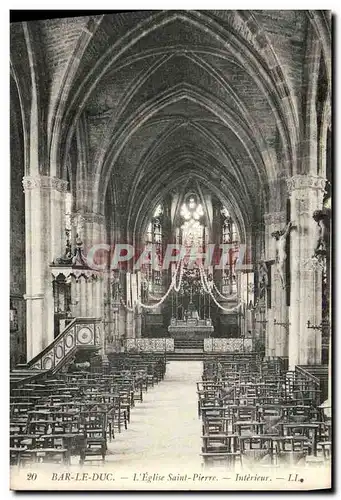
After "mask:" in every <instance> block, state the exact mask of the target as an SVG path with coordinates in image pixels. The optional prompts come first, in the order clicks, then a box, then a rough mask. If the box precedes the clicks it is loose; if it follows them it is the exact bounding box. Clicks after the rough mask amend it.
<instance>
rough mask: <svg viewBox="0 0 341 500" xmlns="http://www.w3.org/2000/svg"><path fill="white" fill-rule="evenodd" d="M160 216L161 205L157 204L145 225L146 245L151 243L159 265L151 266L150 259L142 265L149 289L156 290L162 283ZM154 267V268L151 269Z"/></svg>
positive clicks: (161, 212)
mask: <svg viewBox="0 0 341 500" xmlns="http://www.w3.org/2000/svg"><path fill="white" fill-rule="evenodd" d="M162 218H163V207H162V205H158V206H157V207H156V209H155V210H154V213H153V217H152V219H151V221H150V222H149V224H148V226H147V231H146V235H145V243H146V245H150V244H152V245H153V247H154V250H155V253H156V257H157V262H158V263H159V265H156V266H153V265H152V261H150V263H149V264H147V265H145V266H144V269H143V272H144V275H145V277H146V279H147V282H148V283H149V290H150V291H153V290H154V291H157V289H158V287H160V286H161V285H162V274H161V263H162ZM153 267H154V269H153Z"/></svg>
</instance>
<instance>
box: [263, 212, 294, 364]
mask: <svg viewBox="0 0 341 500" xmlns="http://www.w3.org/2000/svg"><path fill="white" fill-rule="evenodd" d="M264 222H265V260H266V261H275V259H276V240H275V239H274V238H273V237H272V236H271V234H272V233H273V232H274V231H280V230H282V229H284V227H285V226H286V223H287V221H286V212H284V211H281V212H272V213H267V214H264ZM270 293H271V308H270V309H268V310H267V323H266V335H265V355H266V356H288V326H287V323H288V313H287V305H286V291H285V289H283V288H282V285H281V280H280V276H279V274H278V271H277V267H276V263H274V264H272V265H271V291H270ZM275 320H276V323H280V324H275Z"/></svg>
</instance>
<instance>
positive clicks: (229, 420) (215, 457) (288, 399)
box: [197, 358, 331, 466]
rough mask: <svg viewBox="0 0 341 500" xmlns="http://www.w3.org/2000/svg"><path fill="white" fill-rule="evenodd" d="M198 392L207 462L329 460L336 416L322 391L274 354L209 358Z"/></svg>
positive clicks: (204, 453)
mask: <svg viewBox="0 0 341 500" xmlns="http://www.w3.org/2000/svg"><path fill="white" fill-rule="evenodd" d="M197 394H198V415H199V417H200V418H201V419H202V443H203V444H202V450H201V451H202V457H203V459H204V464H211V463H212V462H213V463H215V462H221V461H222V462H224V464H225V465H226V464H228V465H229V466H235V465H236V464H239V466H242V465H243V464H245V463H250V462H258V463H264V464H272V465H280V464H281V463H298V462H299V461H303V462H304V463H306V462H311V461H313V460H315V462H317V463H318V462H325V461H328V460H330V454H331V422H330V420H329V419H327V418H326V417H325V415H324V413H323V410H322V409H321V408H319V406H318V403H319V394H318V391H316V388H312V387H311V386H310V385H309V381H305V382H304V384H303V383H302V380H298V381H296V380H295V377H294V376H293V374H292V372H288V371H286V370H283V367H282V364H281V363H280V362H276V360H275V359H272V360H271V361H268V362H264V361H262V362H260V363H258V364H257V363H246V362H245V361H244V360H243V359H242V358H240V359H239V360H237V361H236V360H233V361H231V359H228V358H220V359H216V360H215V361H213V360H212V359H210V360H209V361H207V362H206V361H204V369H203V376H202V380H201V381H198V382H197Z"/></svg>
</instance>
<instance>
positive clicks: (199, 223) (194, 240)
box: [179, 193, 205, 250]
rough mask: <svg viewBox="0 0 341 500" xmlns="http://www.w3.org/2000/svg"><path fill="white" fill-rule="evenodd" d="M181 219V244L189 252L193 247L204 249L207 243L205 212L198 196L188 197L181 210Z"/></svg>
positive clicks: (190, 195)
mask: <svg viewBox="0 0 341 500" xmlns="http://www.w3.org/2000/svg"><path fill="white" fill-rule="evenodd" d="M180 217H181V221H182V225H181V226H180V228H179V229H180V232H179V233H180V235H181V236H180V238H181V243H182V244H183V245H184V246H185V247H186V249H187V250H190V248H191V247H196V248H202V247H203V246H204V242H205V226H204V224H203V217H204V210H203V207H202V204H201V203H200V202H199V200H198V197H197V196H196V194H192V193H191V194H189V195H187V196H186V198H185V201H184V203H183V204H182V206H181V209H180Z"/></svg>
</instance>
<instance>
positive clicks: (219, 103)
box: [37, 11, 328, 227]
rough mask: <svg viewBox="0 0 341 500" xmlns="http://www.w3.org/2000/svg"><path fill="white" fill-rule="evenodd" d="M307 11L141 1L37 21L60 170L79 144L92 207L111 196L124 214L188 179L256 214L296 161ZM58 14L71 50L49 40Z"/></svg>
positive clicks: (54, 157) (51, 140)
mask: <svg viewBox="0 0 341 500" xmlns="http://www.w3.org/2000/svg"><path fill="white" fill-rule="evenodd" d="M311 17H312V16H311V14H308V13H307V12H305V11H295V12H290V11H289V12H288V11H274V12H273V14H269V12H267V11H253V12H248V11H227V12H225V11H200V12H199V11H160V12H147V11H144V12H133V13H122V14H117V15H116V14H115V15H105V16H96V17H94V18H91V17H88V18H81V19H78V20H74V21H72V20H69V21H66V20H64V21H63V20H59V24H58V20H54V21H53V22H51V23H50V24H49V22H48V21H44V22H40V23H37V24H38V26H39V30H40V33H39V39H40V43H41V44H46V46H47V47H48V50H46V51H45V54H47V55H48V54H50V58H48V57H47V59H46V73H47V75H45V76H46V82H49V88H48V89H47V93H48V95H49V113H48V132H47V139H46V140H47V146H48V147H47V150H48V154H49V157H50V161H51V164H53V165H59V168H60V169H61V171H62V170H63V168H64V166H65V165H66V164H67V163H68V161H69V156H70V154H71V152H72V148H74V147H77V148H79V150H81V151H78V158H81V159H82V161H81V162H80V161H79V159H78V161H76V162H75V164H74V167H73V171H72V172H70V174H71V175H70V178H71V179H72V182H73V185H74V189H75V190H76V184H75V181H77V180H79V179H81V178H82V179H84V178H87V179H88V180H91V182H93V204H92V210H93V211H94V212H103V211H104V200H106V199H107V198H108V197H109V198H110V199H111V200H113V201H114V203H115V204H117V205H120V206H126V207H127V213H128V214H129V217H128V224H130V225H131V224H135V225H136V224H139V223H142V221H143V219H144V217H145V216H146V214H148V213H150V212H151V211H152V210H153V208H154V206H155V200H156V199H160V198H161V197H162V196H165V195H167V192H169V191H170V189H177V186H180V185H181V184H182V183H183V182H184V181H185V180H186V179H195V182H198V183H199V184H200V185H203V186H205V187H206V188H210V189H211V190H212V191H213V192H215V194H216V195H217V196H218V197H220V198H221V199H226V200H228V201H229V203H230V205H231V206H230V208H231V210H233V211H234V213H235V214H236V217H237V218H238V217H239V218H240V225H245V224H248V223H250V222H252V221H254V220H260V218H261V212H264V210H265V209H266V203H267V201H268V199H269V196H270V194H271V193H270V191H271V189H272V188H271V186H272V185H273V183H274V182H275V181H276V179H278V178H283V177H286V176H287V175H290V174H291V173H292V172H294V171H295V168H296V167H295V161H296V156H297V155H296V152H297V151H296V149H297V144H298V141H299V136H298V134H299V117H300V114H301V112H302V109H301V107H302V99H301V95H300V92H301V85H302V78H303V74H302V67H303V60H304V57H305V43H306V35H307V28H308V27H309V26H310V24H309V23H310V22H313V21H311V19H310V18H311ZM322 21H323V20H322ZM322 21H321V19H319V20H317V21H316V20H315V19H314V22H315V24H316V25H318V23H320V25H321V26H322V27H323V22H322ZM58 26H59V27H60V26H62V27H65V29H69V31H70V30H72V33H74V36H73V38H72V37H71V38H70V40H71V41H70V42H69V44H70V47H69V52H68V53H67V54H66V49H65V44H66V43H67V42H65V44H64V48H63V47H62V45H61V44H62V41H63V38H62V36H61V35H59V37H57V36H55V38H54V40H52V41H51V36H52V35H53V33H54V29H55V28H56V27H57V28H58ZM51 27H52V28H53V29H52V30H51ZM321 30H322V28H321ZM51 33H52V35H51ZM73 40H74V41H73ZM58 44H59V45H58ZM322 45H323V44H322ZM53 47H54V50H52V49H53ZM58 50H59V52H61V51H63V50H64V52H65V57H64V63H62V62H59V63H58V61H57V60H56V58H55V53H56V51H57V52H58ZM42 52H43V50H42ZM51 59H53V61H51ZM52 63H53V64H52ZM301 63H302V64H301ZM58 64H59V66H58ZM326 67H327V73H328V66H326ZM75 137H77V141H76V140H75ZM75 145H76V146H75ZM279 158H280V160H279ZM80 163H81V164H82V165H81V169H80V166H79V165H80ZM57 168H58V167H57ZM57 173H58V172H57ZM193 182H194V181H193ZM242 219H243V220H242ZM136 221H137V222H136ZM130 227H131V226H130Z"/></svg>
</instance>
